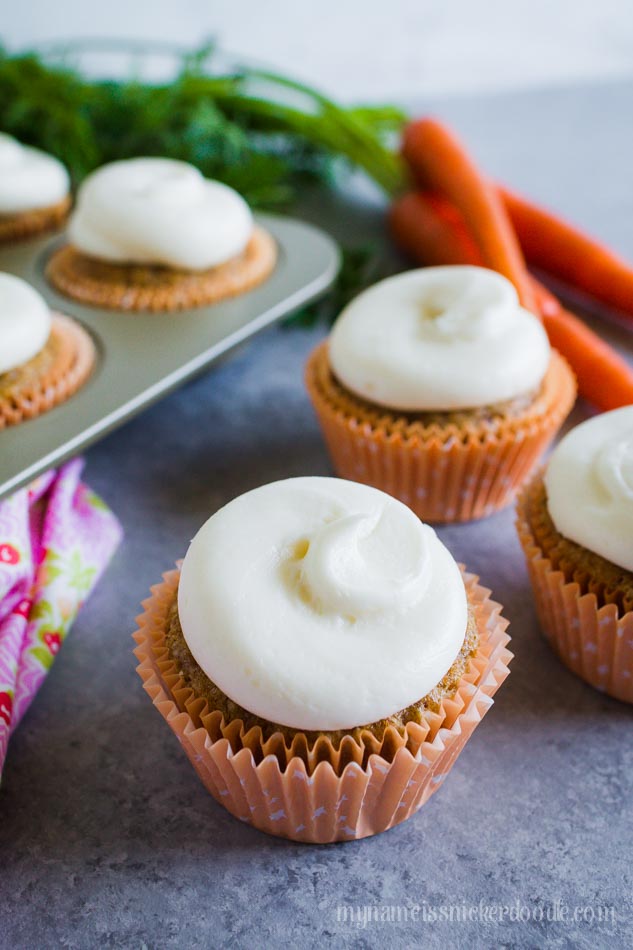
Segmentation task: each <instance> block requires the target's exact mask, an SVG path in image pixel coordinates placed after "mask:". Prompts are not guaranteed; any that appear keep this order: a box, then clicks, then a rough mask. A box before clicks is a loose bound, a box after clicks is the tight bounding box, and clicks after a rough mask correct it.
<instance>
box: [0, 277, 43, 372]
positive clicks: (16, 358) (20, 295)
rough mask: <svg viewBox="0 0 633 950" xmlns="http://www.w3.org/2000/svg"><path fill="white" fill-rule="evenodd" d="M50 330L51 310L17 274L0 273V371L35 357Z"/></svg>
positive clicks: (6, 370)
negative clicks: (15, 275)
mask: <svg viewBox="0 0 633 950" xmlns="http://www.w3.org/2000/svg"><path fill="white" fill-rule="evenodd" d="M50 332H51V312H50V310H49V308H48V304H47V303H46V301H45V300H44V298H43V297H42V296H41V295H40V294H38V292H37V291H36V290H35V289H34V288H33V287H31V285H30V284H27V282H26V281H25V280H22V279H21V278H20V277H14V275H13V274H4V273H0V373H6V372H8V371H9V370H10V369H15V367H16V366H21V365H22V364H23V363H26V362H28V360H30V359H32V358H33V357H34V356H36V355H37V354H38V353H39V351H40V350H41V349H42V347H43V346H44V344H45V343H46V341H47V340H48V337H49V334H50Z"/></svg>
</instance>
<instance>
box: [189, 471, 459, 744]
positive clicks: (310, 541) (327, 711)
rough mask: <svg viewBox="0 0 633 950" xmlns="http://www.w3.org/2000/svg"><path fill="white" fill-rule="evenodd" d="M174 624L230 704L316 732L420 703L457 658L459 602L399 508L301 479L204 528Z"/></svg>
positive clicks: (239, 502)
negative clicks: (176, 622)
mask: <svg viewBox="0 0 633 950" xmlns="http://www.w3.org/2000/svg"><path fill="white" fill-rule="evenodd" d="M178 613H179V618H180V623H181V626H182V631H183V635H184V638H185V640H186V642H187V645H188V647H189V649H190V651H191V653H192V654H193V657H194V659H195V660H196V662H197V664H198V665H199V666H200V667H201V668H202V670H203V671H204V672H205V673H206V674H207V676H208V677H209V678H210V679H211V680H212V681H213V682H214V683H215V684H216V685H217V686H219V687H220V689H221V690H223V692H224V693H226V695H227V696H228V697H229V698H230V699H232V700H233V701H234V702H235V703H237V704H238V705H240V706H242V707H243V708H245V709H247V710H248V711H249V712H251V713H253V714H255V715H257V716H260V717H261V718H264V719H268V720H269V721H271V722H275V723H279V724H281V725H285V726H289V727H291V728H295V729H305V730H321V731H324V730H338V729H351V728H354V727H355V726H359V725H364V724H365V723H370V722H375V721H378V720H380V719H382V718H385V717H387V716H390V715H393V714H394V713H396V712H398V711H399V710H401V709H404V708H406V707H407V706H408V705H411V704H412V703H415V702H417V701H418V700H419V699H420V698H421V697H422V696H424V695H426V694H427V693H428V692H430V690H431V689H433V688H434V687H435V686H436V685H437V684H438V683H439V682H440V681H441V679H442V677H443V676H444V675H445V674H446V672H447V671H448V669H449V668H450V666H451V664H452V663H453V662H454V660H455V657H456V656H457V654H458V653H459V650H460V647H461V645H462V642H463V640H464V635H465V631H466V624H467V601H466V592H465V588H464V583H463V580H462V577H461V574H460V571H459V568H458V566H457V564H456V563H455V561H454V560H453V558H452V557H451V555H450V554H449V552H448V551H447V549H446V548H445V547H444V545H443V544H442V543H441V542H440V540H439V539H438V537H437V536H436V534H435V532H434V531H433V530H432V529H431V528H430V527H428V525H425V524H422V523H421V522H420V521H419V520H418V518H416V516H415V515H414V514H413V513H412V512H411V511H410V510H409V509H408V508H407V507H406V506H405V505H403V504H401V503H400V502H399V501H396V500H395V499H393V498H391V497H390V496H388V495H386V494H384V493H383V492H380V491H378V490H377V489H375V488H369V487H368V486H366V485H360V484H357V483H355V482H346V481H342V480H340V479H335V478H317V477H310V478H293V479H288V480H286V481H280V482H274V483H273V484H270V485H265V486H263V487H262V488H257V489H255V490H253V491H250V492H247V493H246V494H245V495H241V496H240V497H239V498H236V499H235V500H234V501H232V502H230V503H229V504H228V505H226V506H225V507H224V508H222V509H221V510H220V511H218V512H216V514H214V515H213V516H212V517H211V518H210V519H209V520H208V521H207V522H206V524H205V525H204V526H203V527H202V528H201V529H200V531H199V532H198V534H197V535H196V537H195V538H194V540H193V541H192V543H191V546H190V547H189V550H188V551H187V555H186V557H185V560H184V563H183V565H182V571H181V576H180V585H179V591H178Z"/></svg>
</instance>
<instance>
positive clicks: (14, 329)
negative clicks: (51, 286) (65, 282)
mask: <svg viewBox="0 0 633 950" xmlns="http://www.w3.org/2000/svg"><path fill="white" fill-rule="evenodd" d="M94 361H95V347H94V344H93V342H92V339H91V338H90V336H89V335H88V334H87V333H86V331H85V330H84V329H82V327H80V326H79V324H78V323H75V321H74V320H71V318H70V317H65V316H62V315H61V314H58V313H55V314H52V313H51V311H50V309H49V307H48V305H47V303H46V301H45V300H44V298H43V297H41V296H40V294H38V292H37V291H36V290H35V289H34V288H33V287H31V286H30V284H27V283H26V281H24V280H21V279H20V278H19V277H14V276H13V275H12V274H3V273H0V429H4V428H5V427H6V426H10V425H15V424H16V423H18V422H23V421H24V420H25V419H31V418H33V416H38V415H40V413H42V412H45V411H46V410H47V409H52V408H53V406H56V405H57V404H58V403H60V402H63V401H64V400H65V399H68V397H69V396H71V395H72V394H73V393H74V392H76V390H77V389H79V387H80V386H81V385H82V384H83V383H84V382H85V381H86V379H87V378H88V376H89V375H90V373H91V371H92V368H93V365H94Z"/></svg>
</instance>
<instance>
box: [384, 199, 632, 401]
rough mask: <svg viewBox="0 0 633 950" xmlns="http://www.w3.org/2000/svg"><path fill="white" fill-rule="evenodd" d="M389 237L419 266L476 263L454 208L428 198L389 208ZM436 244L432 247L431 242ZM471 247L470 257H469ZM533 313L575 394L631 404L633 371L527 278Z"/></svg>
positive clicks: (592, 333)
mask: <svg viewBox="0 0 633 950" xmlns="http://www.w3.org/2000/svg"><path fill="white" fill-rule="evenodd" d="M389 224H390V228H391V233H392V235H393V237H394V240H395V241H396V243H397V244H398V246H399V247H400V248H401V249H402V250H403V251H405V252H406V253H408V254H409V255H410V256H411V257H412V258H413V259H414V260H416V261H417V262H418V263H420V264H481V263H482V260H481V255H479V257H478V256H477V247H476V246H475V245H474V242H473V241H472V238H471V237H470V235H469V234H468V230H467V229H466V228H465V225H464V221H463V219H461V218H460V215H459V213H458V212H457V210H456V209H455V208H451V207H450V206H449V205H448V204H447V203H446V202H445V201H439V200H436V199H435V198H434V197H433V196H429V195H417V194H415V195H412V194H409V195H405V196H404V197H403V198H400V199H398V200H397V201H396V202H395V203H394V204H393V205H392V208H391V212H390V216H389ZM435 238H436V239H437V243H436V244H433V243H432V242H433V240H434V239H435ZM473 248H474V252H473ZM528 279H529V281H530V285H531V290H532V294H533V298H534V300H535V303H536V307H537V310H536V312H538V313H539V314H540V315H541V317H542V318H543V323H544V325H545V329H546V330H547V334H548V336H549V339H550V342H551V344H552V346H554V347H555V348H556V349H557V350H558V351H559V352H560V353H562V354H563V356H564V357H565V358H566V359H567V361H568V362H569V364H570V366H571V367H572V369H573V370H574V372H575V374H576V377H577V379H578V388H579V391H580V394H581V395H582V396H583V397H584V398H585V399H588V400H589V401H590V402H592V403H593V404H594V405H595V406H596V407H597V408H598V409H601V410H603V411H606V410H608V409H615V408H617V407H618V406H624V405H629V404H631V403H633V368H631V367H630V366H629V365H628V363H627V362H626V361H625V360H624V359H623V358H622V357H621V356H620V355H619V354H618V353H617V352H616V351H615V350H614V349H613V348H612V347H611V346H609V344H608V343H606V342H605V341H604V340H602V339H601V338H600V337H599V336H598V335H597V334H596V333H594V331H593V330H591V329H590V328H589V327H587V326H586V325H585V324H584V323H583V322H582V321H581V320H579V319H578V317H576V316H574V315H573V314H572V313H569V312H568V311H567V310H564V309H563V308H562V307H561V305H560V303H559V301H558V300H557V299H556V297H555V296H554V295H553V294H552V293H550V291H549V290H547V288H546V287H544V286H543V285H542V284H540V283H539V282H538V281H537V280H536V279H535V278H533V277H531V276H528Z"/></svg>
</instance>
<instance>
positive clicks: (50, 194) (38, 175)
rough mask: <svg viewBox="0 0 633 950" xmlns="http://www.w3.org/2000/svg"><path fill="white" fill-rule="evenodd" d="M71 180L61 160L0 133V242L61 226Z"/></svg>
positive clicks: (68, 204)
mask: <svg viewBox="0 0 633 950" xmlns="http://www.w3.org/2000/svg"><path fill="white" fill-rule="evenodd" d="M69 208H70V180H69V177H68V172H67V171H66V169H65V168H64V166H63V165H62V163H61V162H60V161H58V160H57V159H56V158H54V157H53V156H52V155H47V154H46V152H42V151H40V150H39V149H37V148H31V147H30V146H28V145H22V144H21V143H20V142H18V141H17V139H14V138H12V136H10V135H6V134H5V133H4V132H0V243H7V242H11V241H21V240H24V239H25V238H31V237H35V236H37V235H38V234H43V233H45V232H47V231H54V230H56V229H57V228H60V227H61V226H62V224H63V223H64V221H65V219H66V215H67V214H68V210H69Z"/></svg>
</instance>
